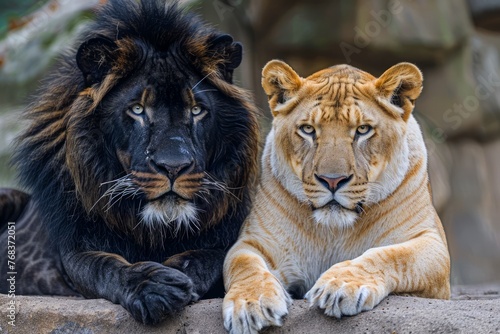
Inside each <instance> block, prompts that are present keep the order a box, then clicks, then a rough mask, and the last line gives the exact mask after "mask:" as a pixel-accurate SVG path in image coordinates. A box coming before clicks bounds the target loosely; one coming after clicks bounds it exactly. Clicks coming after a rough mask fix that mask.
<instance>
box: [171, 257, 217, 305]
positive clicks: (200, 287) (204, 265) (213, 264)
mask: <svg viewBox="0 0 500 334" xmlns="http://www.w3.org/2000/svg"><path fill="white" fill-rule="evenodd" d="M225 255H226V252H225V251H223V250H217V249H198V250H190V251H186V252H183V253H180V254H177V255H174V256H172V257H170V258H169V259H168V260H166V261H165V262H163V264H164V265H165V266H167V267H171V268H175V269H177V270H179V271H181V272H183V273H184V274H186V275H187V276H188V277H189V278H190V279H191V280H192V282H193V291H194V293H195V294H196V295H197V296H198V297H197V298H198V299H199V298H202V297H203V296H204V295H205V294H206V293H207V292H208V291H209V290H211V289H215V288H218V290H222V291H220V293H221V294H222V293H223V292H224V291H223V287H222V265H223V263H224V256H225ZM219 285H220V286H219ZM212 291H213V290H212Z"/></svg>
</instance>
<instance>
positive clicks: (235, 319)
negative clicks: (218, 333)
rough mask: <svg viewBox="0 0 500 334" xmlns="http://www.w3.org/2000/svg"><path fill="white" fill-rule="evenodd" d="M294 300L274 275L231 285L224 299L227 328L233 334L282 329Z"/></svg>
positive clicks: (249, 333)
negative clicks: (270, 328) (274, 327)
mask: <svg viewBox="0 0 500 334" xmlns="http://www.w3.org/2000/svg"><path fill="white" fill-rule="evenodd" d="M291 303H292V299H291V298H290V296H289V295H288V293H287V292H286V290H285V289H284V288H283V286H282V285H281V283H280V282H279V281H278V279H276V278H275V277H274V276H272V275H271V274H269V276H268V277H267V278H266V279H264V280H253V282H249V283H248V284H246V283H241V284H238V285H235V286H232V287H231V289H230V290H229V292H228V293H227V294H226V296H225V297H224V302H223V304H222V310H223V311H222V312H223V316H224V327H225V328H226V329H227V330H228V331H229V333H231V334H233V333H234V334H253V333H258V332H259V331H260V330H261V329H263V328H265V327H268V326H281V325H282V324H283V318H284V317H285V316H286V315H287V314H288V307H289V306H290V304H291Z"/></svg>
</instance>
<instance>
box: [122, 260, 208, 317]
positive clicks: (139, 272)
mask: <svg viewBox="0 0 500 334" xmlns="http://www.w3.org/2000/svg"><path fill="white" fill-rule="evenodd" d="M125 279H126V280H127V283H126V287H127V289H126V290H127V292H128V295H127V297H126V300H125V305H123V306H124V307H125V308H126V309H127V310H128V311H129V312H130V313H131V314H132V316H133V317H134V318H135V319H136V320H137V321H140V322H142V323H143V324H148V325H151V324H157V323H159V322H160V321H162V320H163V319H164V318H165V316H167V315H168V314H171V313H173V312H175V311H179V310H180V309H182V308H183V307H184V306H185V305H187V304H188V303H189V302H191V301H192V300H196V299H197V297H198V296H196V295H195V294H194V293H193V284H192V282H191V279H190V278H189V277H188V276H186V275H185V274H183V273H181V272H180V271H178V270H176V269H173V268H168V267H165V266H163V265H161V264H158V263H155V262H142V263H136V264H134V265H132V266H131V267H129V268H128V270H127V272H126V277H125Z"/></svg>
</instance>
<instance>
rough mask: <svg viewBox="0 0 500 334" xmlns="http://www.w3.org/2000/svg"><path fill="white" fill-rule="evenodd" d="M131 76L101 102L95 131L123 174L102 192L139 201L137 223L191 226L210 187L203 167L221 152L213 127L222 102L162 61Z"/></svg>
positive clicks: (176, 67)
mask: <svg viewBox="0 0 500 334" xmlns="http://www.w3.org/2000/svg"><path fill="white" fill-rule="evenodd" d="M135 73H136V74H135V75H134V76H132V77H130V78H129V79H127V80H126V81H124V82H123V83H122V84H120V85H118V86H117V87H116V88H115V89H114V90H113V91H111V93H110V94H108V96H106V97H105V99H104V100H103V108H102V110H106V111H107V113H108V114H107V117H106V118H105V120H104V121H103V122H102V124H101V129H102V131H103V132H104V133H107V135H108V137H109V140H110V141H114V142H112V144H113V145H114V150H115V152H111V153H116V156H117V157H118V158H119V161H120V163H121V164H122V167H123V169H124V170H125V174H126V175H125V176H124V177H123V178H121V179H119V180H118V182H116V184H114V185H113V186H111V187H110V188H109V189H108V192H109V191H116V193H117V194H119V193H120V192H121V193H122V194H123V190H124V189H125V193H126V194H127V195H128V196H130V197H135V198H136V199H138V200H140V201H141V213H140V215H141V218H142V223H145V224H150V225H151V224H158V223H163V224H170V223H171V222H174V221H175V222H176V224H178V227H180V225H186V226H187V225H189V224H191V226H189V228H193V227H196V221H197V219H198V218H197V215H198V213H199V212H198V211H199V210H200V202H201V201H202V199H203V196H204V195H208V194H209V191H210V187H211V186H212V185H213V183H214V182H215V181H214V180H213V179H211V175H210V173H208V172H207V170H206V168H207V165H208V164H210V163H211V161H212V160H213V159H214V155H215V154H218V153H219V152H214V148H215V147H217V145H215V141H216V140H217V133H216V132H215V128H216V127H215V125H214V122H217V117H218V116H217V109H218V108H221V107H223V104H224V101H225V99H224V97H223V96H221V94H220V93H218V92H217V90H216V89H215V88H214V87H212V86H211V85H210V84H209V83H208V80H204V79H205V78H202V77H200V76H198V75H196V74H195V73H190V72H189V71H186V67H183V68H182V67H180V65H179V64H177V63H176V62H173V61H168V58H161V57H157V58H152V59H149V60H148V63H146V64H144V65H143V66H142V68H141V69H139V70H137V71H136V72H135ZM216 101H217V102H216ZM116 138H120V139H119V141H116ZM113 187H114V188H113ZM110 198H113V194H111V196H110ZM117 198H118V197H117ZM193 224H194V225H193Z"/></svg>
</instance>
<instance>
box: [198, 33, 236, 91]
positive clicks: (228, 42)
mask: <svg viewBox="0 0 500 334" xmlns="http://www.w3.org/2000/svg"><path fill="white" fill-rule="evenodd" d="M207 50H208V52H207V53H208V56H209V57H210V58H212V59H220V60H221V62H220V65H219V70H220V71H221V74H222V76H223V77H224V79H225V80H226V81H227V82H229V83H232V82H233V71H234V69H235V68H237V67H238V66H240V64H241V60H242V58H243V47H242V46H241V43H239V42H234V41H233V38H232V37H231V36H229V35H218V36H214V37H212V38H211V39H210V40H209V41H208V47H207Z"/></svg>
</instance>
